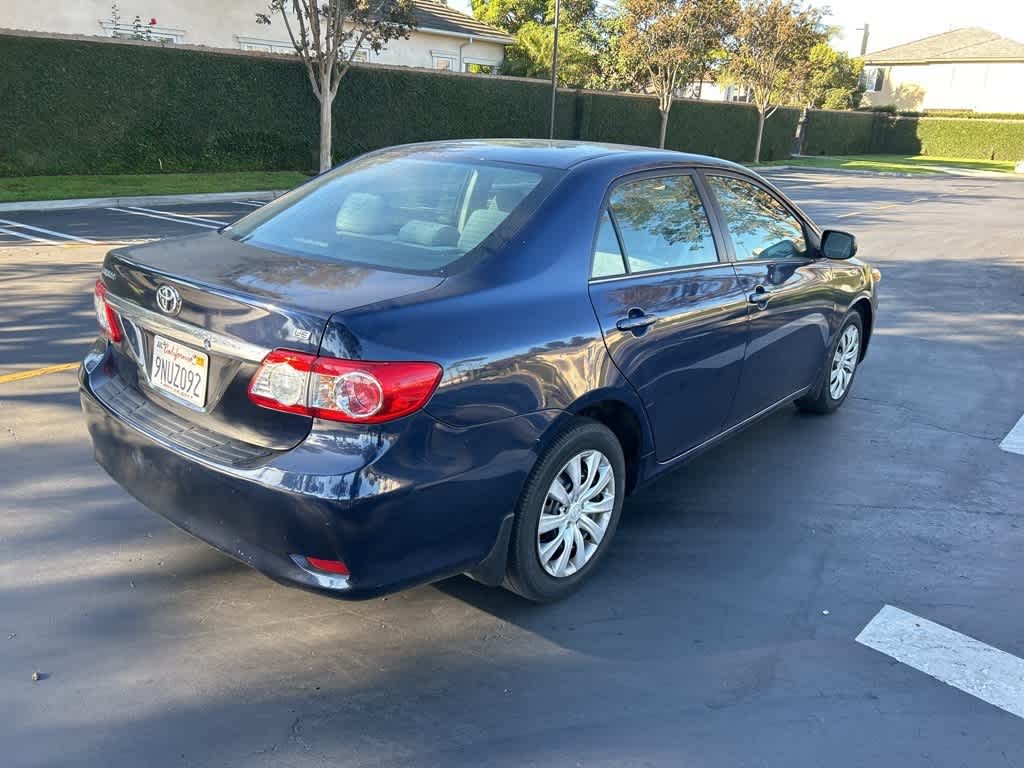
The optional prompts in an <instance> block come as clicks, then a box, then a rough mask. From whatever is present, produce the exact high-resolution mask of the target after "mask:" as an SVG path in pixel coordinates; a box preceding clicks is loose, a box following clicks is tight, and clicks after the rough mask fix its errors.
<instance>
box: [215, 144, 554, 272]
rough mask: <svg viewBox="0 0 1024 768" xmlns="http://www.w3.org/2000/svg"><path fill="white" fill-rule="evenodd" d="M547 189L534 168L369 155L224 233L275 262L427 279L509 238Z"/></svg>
mask: <svg viewBox="0 0 1024 768" xmlns="http://www.w3.org/2000/svg"><path fill="white" fill-rule="evenodd" d="M554 180H555V174H554V173H553V172H550V171H547V170H546V169H541V168H532V167H531V168H525V167H521V166H510V165H504V164H493V163H485V162H458V161H448V160H432V159H420V158H418V157H410V156H406V155H396V154H388V153H382V154H376V155H369V156H367V157H364V158H361V159H359V160H356V161H354V162H352V163H348V164H346V165H343V166H341V167H340V168H338V169H336V170H334V171H332V172H330V173H327V174H325V175H324V176H322V177H321V178H319V179H316V180H314V181H312V182H310V183H309V184H306V185H304V186H302V187H300V188H299V189H296V190H295V191H294V192H291V193H289V194H288V195H285V196H284V197H282V198H279V199H278V200H276V201H274V202H273V203H271V204H269V205H267V206H265V207H264V208H262V209H260V210H259V211H257V212H255V213H253V214H251V215H250V216H247V217H245V218H244V219H242V220H241V221H239V222H237V223H236V224H234V225H232V226H231V227H229V228H228V229H227V230H226V233H227V234H228V235H229V236H231V237H233V238H235V239H237V240H241V241H243V242H247V243H251V244H252V245H256V246H259V247H261V248H267V249H268V250H276V251H281V252H284V253H295V254H300V255H304V256H320V257H323V258H326V259H330V260H337V261H351V262H359V263H364V264H370V265H373V266H379V267H385V268H393V269H398V270H403V271H413V272H435V271H441V270H443V268H444V267H446V266H447V265H449V264H451V263H453V262H454V261H456V260H458V259H460V258H462V257H463V256H465V255H466V254H467V253H469V252H470V251H472V250H474V249H475V248H477V247H478V246H480V245H481V244H483V243H484V241H486V240H487V239H488V238H489V237H491V235H492V234H494V233H495V232H496V231H497V230H498V229H499V227H502V225H505V226H504V227H503V232H505V233H506V234H508V235H510V234H512V233H513V232H514V231H515V229H517V228H518V226H520V225H521V224H522V223H523V222H524V221H525V220H526V219H527V218H528V217H529V215H530V214H532V212H533V211H534V210H535V209H536V206H537V205H538V204H539V202H540V200H542V199H543V197H544V196H545V195H546V193H547V191H548V190H550V188H551V185H552V184H553V182H554Z"/></svg>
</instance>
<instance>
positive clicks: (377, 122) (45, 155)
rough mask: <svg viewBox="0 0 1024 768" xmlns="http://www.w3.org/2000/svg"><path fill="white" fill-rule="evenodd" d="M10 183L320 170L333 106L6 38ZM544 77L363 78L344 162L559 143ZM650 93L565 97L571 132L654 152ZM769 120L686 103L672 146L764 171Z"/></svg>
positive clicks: (151, 62) (257, 81)
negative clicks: (59, 177) (320, 110)
mask: <svg viewBox="0 0 1024 768" xmlns="http://www.w3.org/2000/svg"><path fill="white" fill-rule="evenodd" d="M0 61H2V62H3V66H0V104H2V105H3V108H2V109H0V175H7V176H15V175H39V174H66V173H144V172H156V171H161V170H164V171H193V170H277V169H282V170H283V169H295V170H310V169H312V168H313V167H314V165H315V162H316V146H317V134H318V131H319V125H318V117H317V105H316V102H315V100H314V98H313V96H312V93H311V91H310V87H309V83H308V81H307V79H306V76H305V73H304V71H303V70H302V68H301V66H300V65H299V64H298V62H295V61H289V60H287V59H278V58H269V57H258V56H252V57H251V56H239V55H227V54H223V53H216V52H200V51H195V50H182V49H175V48H173V47H166V48H165V47H158V46H145V45H121V44H113V43H109V42H101V41H97V42H91V41H89V42H86V41H75V40H58V39H51V38H33V37H22V36H11V35H0ZM549 99H550V90H549V88H548V86H547V85H546V84H545V83H544V82H542V81H536V82H529V81H522V80H511V79H507V78H483V77H461V76H453V75H445V74H435V73H431V72H425V71H422V70H413V69H395V68H383V67H380V68H377V67H361V68H354V69H352V70H351V71H350V72H349V73H348V74H347V75H346V77H345V80H344V81H343V82H342V87H341V90H340V91H339V93H338V97H337V99H336V101H335V104H334V131H333V134H334V136H333V138H334V152H335V157H336V159H337V160H344V159H347V158H348V157H351V156H353V155H357V154H359V153H361V152H365V151H367V150H371V149H376V148H378V147H382V146H387V145H390V144H398V143H404V142H412V141H426V140H431V139H444V138H462V137H546V136H547V135H548V120H549V114H550V112H549V110H550V101H549ZM796 119H797V114H796V112H795V111H794V110H779V112H778V113H777V114H776V115H773V116H772V117H771V118H770V119H769V120H768V122H767V124H766V127H765V138H764V145H763V149H762V158H763V159H766V160H768V159H779V158H784V157H788V156H789V150H790V143H791V141H792V135H793V132H794V129H795V126H796ZM658 126H659V116H658V109H657V102H656V101H655V100H654V99H653V98H649V97H636V96H625V95H617V94H611V93H599V92H574V91H561V92H559V96H558V102H557V110H556V135H557V136H558V137H559V138H576V139H585V140H592V141H608V142H617V143H624V144H642V145H648V146H654V145H656V144H657V139H658ZM756 129H757V113H756V112H755V111H754V110H753V109H752V108H750V107H749V106H747V105H737V104H725V103H715V102H693V101H679V102H677V103H676V104H675V105H674V107H673V110H672V115H671V119H670V121H669V127H668V140H667V144H668V146H669V147H670V148H673V149H680V150H685V151H691V152H701V153H706V154H712V155H718V156H721V157H725V158H728V159H732V160H748V161H749V160H751V159H752V158H753V151H754V137H755V133H756Z"/></svg>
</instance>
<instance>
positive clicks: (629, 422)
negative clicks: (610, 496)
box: [579, 400, 643, 494]
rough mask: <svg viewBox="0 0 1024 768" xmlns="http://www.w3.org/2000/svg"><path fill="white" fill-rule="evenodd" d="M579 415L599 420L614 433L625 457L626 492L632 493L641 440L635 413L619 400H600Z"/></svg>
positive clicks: (635, 480)
mask: <svg viewBox="0 0 1024 768" xmlns="http://www.w3.org/2000/svg"><path fill="white" fill-rule="evenodd" d="M579 415H580V416H586V417H587V418H590V419H593V420H594V421H599V422H601V423H602V424H604V425H605V426H606V427H608V429H610V430H611V431H612V432H614V433H615V437H617V438H618V440H619V445H621V446H622V454H623V456H624V457H625V459H626V493H627V494H629V493H632V492H633V489H634V488H635V487H636V483H637V478H638V477H639V474H640V446H641V444H642V440H643V433H642V432H641V427H640V420H639V419H638V418H637V416H636V413H634V412H633V409H632V408H630V407H629V406H628V405H626V404H625V403H623V402H622V401H621V400H602V401H601V402H599V403H591V404H590V405H588V406H586V407H585V408H583V409H582V410H581V411H580V412H579Z"/></svg>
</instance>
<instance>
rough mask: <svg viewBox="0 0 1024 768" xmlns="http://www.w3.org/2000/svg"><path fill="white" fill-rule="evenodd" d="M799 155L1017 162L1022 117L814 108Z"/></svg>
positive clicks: (1022, 146) (1023, 150)
mask: <svg viewBox="0 0 1024 768" xmlns="http://www.w3.org/2000/svg"><path fill="white" fill-rule="evenodd" d="M803 154H805V155H867V154H871V155H931V156H932V157H962V158H969V159H976V160H1021V159H1024V121H1022V120H984V119H978V118H955V117H907V116H903V115H891V114H887V113H885V112H826V111H816V110H812V111H810V112H809V113H808V115H807V124H806V130H805V138H804V146H803Z"/></svg>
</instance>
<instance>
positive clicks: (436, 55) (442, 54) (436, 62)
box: [430, 51, 456, 72]
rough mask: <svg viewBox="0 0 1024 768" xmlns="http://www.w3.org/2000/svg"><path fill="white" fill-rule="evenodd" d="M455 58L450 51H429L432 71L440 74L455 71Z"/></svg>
mask: <svg viewBox="0 0 1024 768" xmlns="http://www.w3.org/2000/svg"><path fill="white" fill-rule="evenodd" d="M455 59H456V56H455V54H454V53H452V52H451V51H431V52H430V60H431V62H432V63H433V67H434V69H437V70H440V71H442V72H452V71H454V70H455V69H456V66H455Z"/></svg>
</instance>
